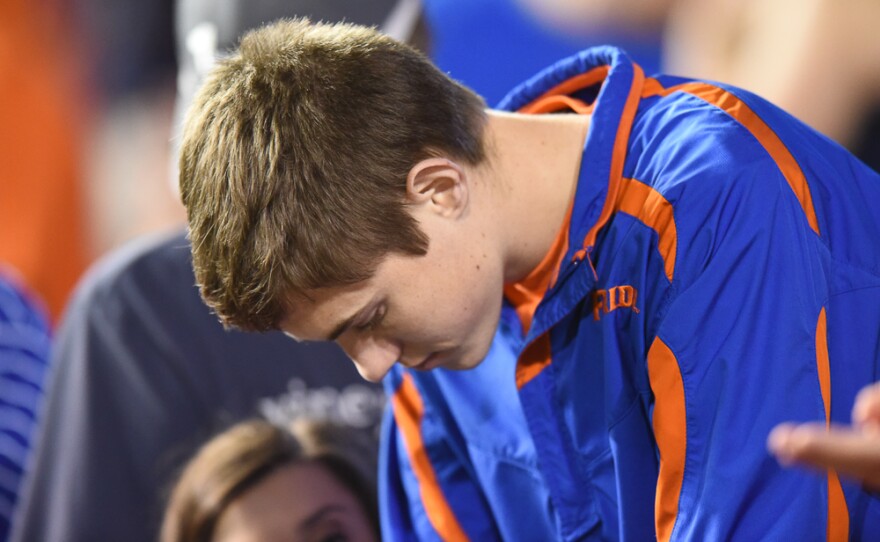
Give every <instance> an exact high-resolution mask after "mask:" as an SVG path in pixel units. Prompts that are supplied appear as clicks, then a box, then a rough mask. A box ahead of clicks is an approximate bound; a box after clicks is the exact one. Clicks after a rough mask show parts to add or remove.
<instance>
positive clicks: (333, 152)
mask: <svg viewBox="0 0 880 542" xmlns="http://www.w3.org/2000/svg"><path fill="white" fill-rule="evenodd" d="M484 108H485V104H484V102H483V100H482V99H481V98H480V97H478V96H477V95H476V94H474V93H473V92H472V91H470V90H468V89H466V88H465V87H463V86H461V85H459V84H458V83H456V82H455V81H453V80H452V79H450V78H449V77H448V76H446V75H445V74H443V73H442V72H440V71H439V70H438V69H437V68H436V67H434V66H433V65H432V64H431V62H430V61H429V60H428V59H427V58H426V57H425V56H424V55H423V54H421V53H419V52H417V51H416V50H414V49H413V48H411V47H409V46H408V45H405V44H402V43H399V42H396V41H394V40H393V39H391V38H389V37H387V36H385V35H383V34H380V33H379V32H377V31H376V30H374V29H371V28H366V27H361V26H355V25H350V24H343V23H337V24H324V23H318V24H312V23H310V22H309V21H308V20H305V19H287V20H281V21H279V22H276V23H274V24H272V25H269V26H266V27H263V28H261V29H259V30H255V31H253V32H250V33H248V34H247V35H245V36H244V38H243V39H242V41H241V44H240V47H239V49H238V51H236V52H235V53H234V54H233V56H232V57H231V58H228V59H226V60H224V61H221V62H220V63H219V65H218V66H217V67H216V68H215V69H214V71H213V72H212V73H211V75H210V76H209V77H208V79H207V81H206V83H205V85H204V86H203V87H202V89H201V90H200V91H199V92H198V93H197V95H196V98H195V101H194V104H193V106H192V108H191V109H190V111H189V113H188V115H187V120H186V126H185V128H184V133H183V142H182V147H181V157H180V188H181V197H182V199H183V203H184V205H185V206H186V209H187V215H188V219H189V232H190V237H191V241H192V249H193V266H194V269H195V274H196V280H197V282H198V283H199V285H200V288H201V293H202V297H204V299H205V300H206V302H207V303H208V304H209V305H210V306H211V307H212V308H213V309H214V311H215V312H216V313H217V314H218V316H219V317H220V318H221V320H222V321H223V322H224V323H225V324H226V325H233V326H237V327H240V328H243V329H248V330H259V331H265V330H270V329H274V328H277V327H278V325H279V322H280V321H281V320H282V318H283V317H284V316H285V315H286V312H287V311H288V309H289V308H290V307H289V303H290V299H291V296H293V295H295V294H305V293H307V292H308V291H309V290H312V289H317V288H322V287H329V286H342V285H347V284H353V283H357V282H360V281H363V280H365V279H367V278H369V277H371V276H372V275H373V274H374V272H375V269H376V267H377V266H378V264H379V263H380V262H381V261H382V259H383V258H384V257H385V256H386V255H388V254H390V253H399V254H408V255H423V254H425V252H426V250H427V246H428V239H427V238H426V236H425V235H424V233H423V232H422V231H421V230H420V229H419V227H418V224H417V222H416V221H415V219H414V218H413V217H412V216H411V215H410V214H409V212H408V209H407V199H406V177H407V174H408V172H409V170H410V168H412V166H413V165H415V164H416V163H417V162H418V161H420V160H422V159H424V158H428V157H431V156H438V155H446V156H450V157H451V158H453V159H457V160H461V161H462V162H464V163H468V164H471V165H476V164H479V163H480V162H482V161H483V159H484V156H485V150H484V142H483V129H484V126H485V122H486V114H485V111H484Z"/></svg>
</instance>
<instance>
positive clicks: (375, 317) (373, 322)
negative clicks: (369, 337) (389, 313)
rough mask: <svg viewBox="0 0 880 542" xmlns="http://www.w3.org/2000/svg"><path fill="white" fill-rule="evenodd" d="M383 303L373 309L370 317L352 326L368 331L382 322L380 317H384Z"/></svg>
mask: <svg viewBox="0 0 880 542" xmlns="http://www.w3.org/2000/svg"><path fill="white" fill-rule="evenodd" d="M385 312H386V310H385V305H384V304H383V305H379V307H378V308H377V309H376V310H375V311H373V314H372V315H371V316H370V319H369V320H367V321H366V322H364V323H363V324H357V325H355V326H353V327H354V328H355V329H356V330H358V331H369V330H371V329H373V328H375V327H376V326H378V325H379V324H380V323H382V319H383V318H385Z"/></svg>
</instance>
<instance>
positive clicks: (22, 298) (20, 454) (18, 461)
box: [0, 274, 50, 541]
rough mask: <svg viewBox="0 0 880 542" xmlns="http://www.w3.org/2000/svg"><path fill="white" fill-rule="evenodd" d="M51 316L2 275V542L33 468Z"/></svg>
mask: <svg viewBox="0 0 880 542" xmlns="http://www.w3.org/2000/svg"><path fill="white" fill-rule="evenodd" d="M49 346H50V337H49V327H48V323H47V319H46V316H45V314H44V313H43V312H42V310H41V309H39V308H38V304H37V303H36V302H35V300H33V299H31V298H29V297H28V296H27V295H26V294H25V293H24V292H23V291H22V290H21V289H19V288H17V287H16V286H15V285H14V283H13V282H12V281H11V280H8V279H7V278H5V277H4V276H3V275H2V274H0V541H5V540H6V539H7V537H8V535H9V526H10V519H11V517H12V512H13V509H14V507H15V503H16V501H17V499H18V493H19V486H20V482H21V479H22V475H23V473H24V471H25V469H26V468H27V462H28V457H29V453H30V450H31V448H32V442H31V438H32V436H33V434H34V428H35V427H36V423H37V416H38V407H39V404H40V402H41V398H42V396H43V384H44V382H45V379H46V374H47V369H48V360H49Z"/></svg>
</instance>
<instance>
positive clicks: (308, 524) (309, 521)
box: [299, 504, 348, 532]
mask: <svg viewBox="0 0 880 542" xmlns="http://www.w3.org/2000/svg"><path fill="white" fill-rule="evenodd" d="M347 511H348V509H347V508H346V507H345V506H342V505H341V504H328V505H326V506H322V507H321V508H319V509H318V511H317V512H315V513H314V514H312V515H311V516H309V517H307V518H306V519H304V520H302V522H300V524H299V531H300V532H306V531H308V530H309V529H311V528H312V527H314V526H315V524H316V523H318V522H319V521H321V520H322V519H323V518H324V517H325V516H327V515H329V514H332V513H333V512H347Z"/></svg>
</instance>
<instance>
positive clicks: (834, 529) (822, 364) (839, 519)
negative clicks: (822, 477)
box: [816, 307, 849, 542]
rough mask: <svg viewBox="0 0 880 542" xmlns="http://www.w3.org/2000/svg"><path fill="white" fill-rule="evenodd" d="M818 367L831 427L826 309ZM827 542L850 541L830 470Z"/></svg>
mask: <svg viewBox="0 0 880 542" xmlns="http://www.w3.org/2000/svg"><path fill="white" fill-rule="evenodd" d="M816 365H817V367H816V368H817V370H818V373H819V389H820V390H821V392H822V402H823V403H824V404H825V425H826V427H828V426H830V425H831V364H830V362H829V359H828V332H827V329H826V320H825V308H824V307H823V308H822V310H821V311H820V312H819V321H818V322H817V323H816ZM826 536H827V540H829V541H832V540H833V541H835V542H836V541H838V540H843V541H845V540H849V510H848V508H847V505H846V498H844V496H843V487H841V485H840V479H839V478H838V476H837V472H836V471H835V470H834V469H828V527H827V531H826Z"/></svg>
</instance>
